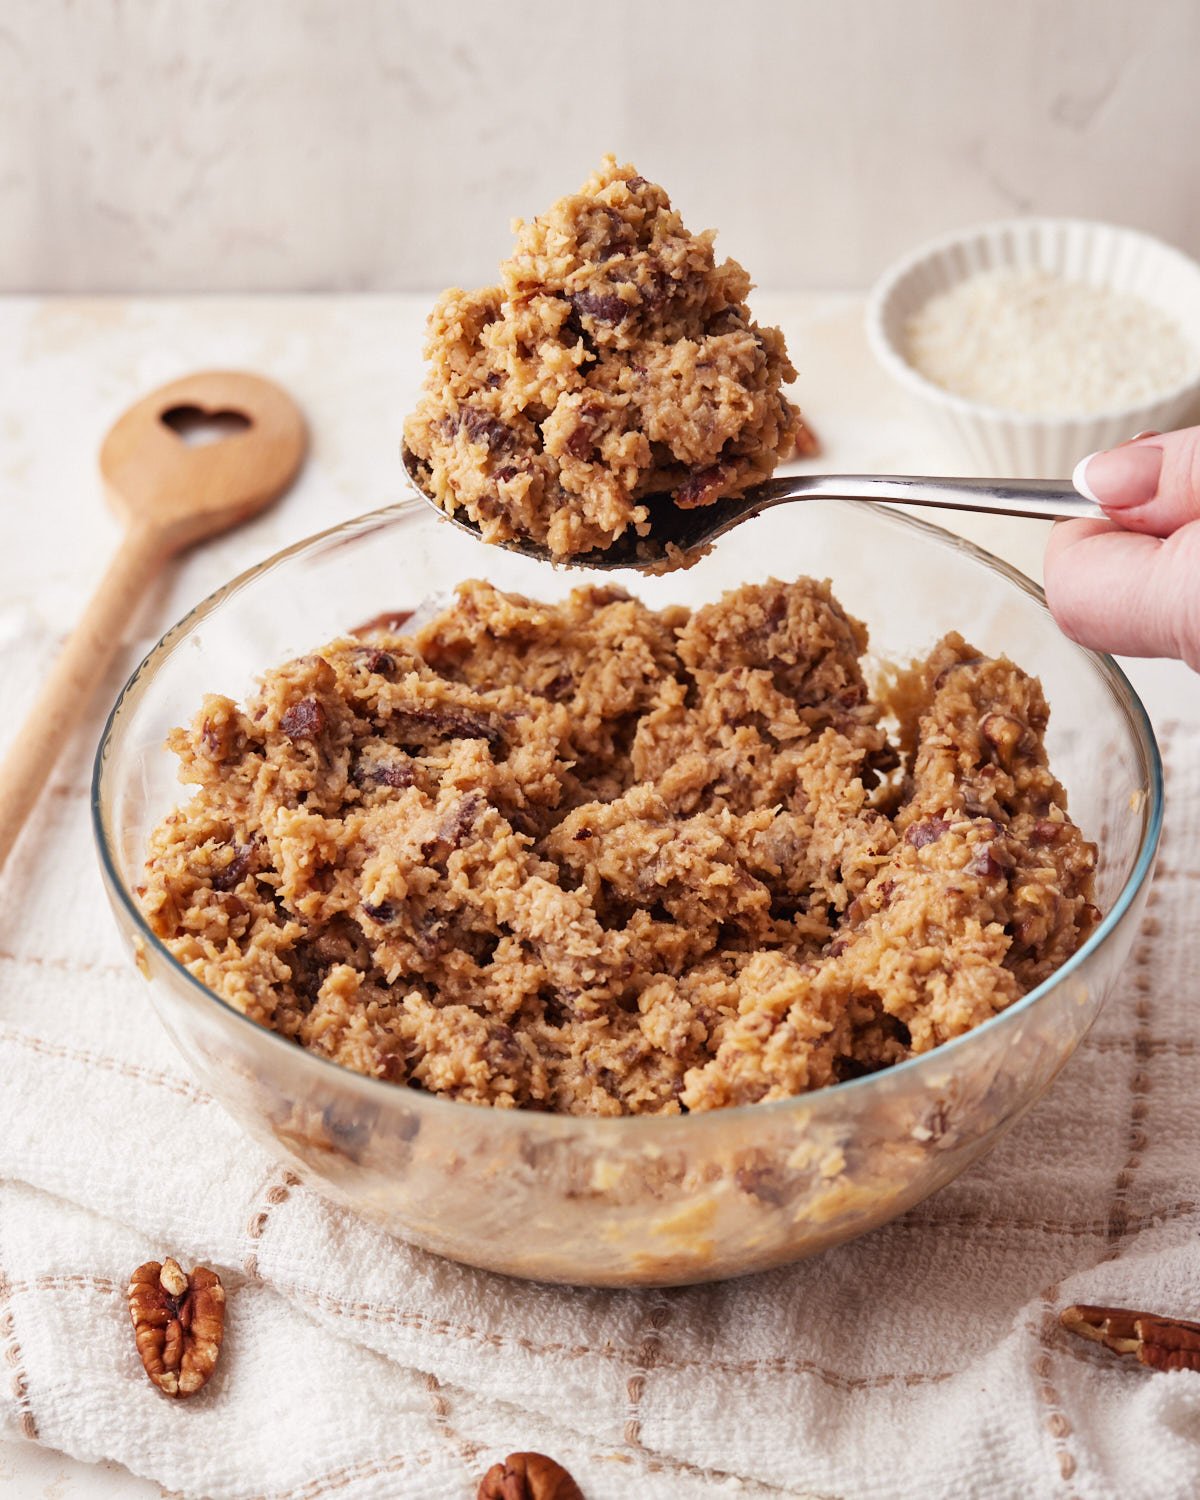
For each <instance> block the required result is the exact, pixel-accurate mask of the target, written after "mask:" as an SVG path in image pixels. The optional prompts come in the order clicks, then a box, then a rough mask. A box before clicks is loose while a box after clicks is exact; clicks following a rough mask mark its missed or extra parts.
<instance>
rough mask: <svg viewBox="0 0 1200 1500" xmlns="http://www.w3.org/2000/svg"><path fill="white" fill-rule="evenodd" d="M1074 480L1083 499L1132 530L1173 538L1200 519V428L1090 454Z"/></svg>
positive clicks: (1079, 464) (1153, 434) (1154, 437)
mask: <svg viewBox="0 0 1200 1500" xmlns="http://www.w3.org/2000/svg"><path fill="white" fill-rule="evenodd" d="M1072 478H1073V481H1074V484H1075V488H1076V489H1077V490H1078V491H1079V493H1080V494H1081V495H1086V496H1087V498H1088V499H1089V500H1094V501H1095V502H1096V504H1097V505H1099V506H1101V507H1102V508H1103V509H1104V511H1105V513H1106V514H1107V515H1108V516H1109V517H1110V518H1111V519H1112V520H1114V521H1116V522H1117V523H1118V524H1119V525H1121V526H1123V527H1124V528H1125V530H1126V531H1141V532H1145V533H1146V534H1148V535H1150V536H1170V535H1171V534H1172V533H1173V532H1176V531H1178V530H1179V528H1180V527H1181V526H1186V525H1187V523H1188V522H1189V521H1195V520H1197V519H1200V427H1186V428H1184V429H1183V431H1182V432H1165V433H1162V434H1161V435H1159V434H1158V433H1150V434H1147V435H1146V436H1145V437H1142V438H1137V439H1135V441H1133V442H1132V443H1123V444H1122V445H1121V446H1120V447H1119V448H1110V449H1108V450H1107V451H1106V452H1102V453H1090V454H1089V455H1088V456H1087V458H1085V459H1081V460H1080V462H1079V463H1078V464H1077V465H1076V468H1075V473H1074V475H1073V476H1072Z"/></svg>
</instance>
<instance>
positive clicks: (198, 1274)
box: [129, 1259, 225, 1399]
mask: <svg viewBox="0 0 1200 1500" xmlns="http://www.w3.org/2000/svg"><path fill="white" fill-rule="evenodd" d="M129 1316H130V1319H131V1320H132V1322H133V1336H134V1340H135V1342H136V1343H137V1350H138V1353H139V1354H140V1355H141V1357H142V1365H143V1367H144V1368H145V1371H146V1374H147V1375H148V1376H149V1377H150V1379H151V1380H152V1381H153V1382H154V1384H155V1385H156V1386H157V1387H158V1388H159V1390H160V1391H162V1392H164V1393H165V1394H166V1395H168V1396H174V1397H177V1398H179V1399H182V1398H183V1397H185V1396H194V1395H195V1394H196V1392H197V1391H198V1390H200V1388H201V1387H202V1386H203V1385H205V1384H206V1383H207V1381H208V1377H209V1376H210V1375H211V1374H212V1372H213V1370H214V1369H216V1365H217V1357H218V1355H219V1354H220V1352H221V1340H222V1338H223V1337H224V1333H225V1288H224V1287H223V1286H222V1285H221V1282H220V1279H219V1278H218V1277H217V1275H216V1273H215V1272H213V1271H210V1270H208V1269H207V1268H206V1267H205V1266H197V1267H196V1268H195V1270H193V1272H192V1274H191V1275H190V1276H185V1275H184V1272H183V1268H182V1267H181V1266H180V1264H179V1262H178V1261H175V1260H170V1259H167V1260H165V1261H162V1262H161V1263H160V1262H159V1261H156V1260H148V1261H147V1262H146V1264H145V1265H144V1266H139V1267H138V1268H137V1270H136V1271H135V1272H134V1273H133V1275H132V1276H131V1277H130V1278H129Z"/></svg>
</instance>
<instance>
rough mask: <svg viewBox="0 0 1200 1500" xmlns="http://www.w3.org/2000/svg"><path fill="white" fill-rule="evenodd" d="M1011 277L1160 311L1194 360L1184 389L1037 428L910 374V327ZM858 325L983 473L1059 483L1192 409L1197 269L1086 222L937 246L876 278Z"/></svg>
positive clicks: (1198, 345)
mask: <svg viewBox="0 0 1200 1500" xmlns="http://www.w3.org/2000/svg"><path fill="white" fill-rule="evenodd" d="M1008 268H1011V269H1014V270H1042V271H1050V272H1055V273H1057V274H1058V275H1060V276H1063V277H1065V278H1067V279H1068V280H1071V281H1084V282H1088V283H1090V284H1091V285H1093V286H1105V287H1112V288H1113V289H1114V290H1117V291H1122V292H1131V293H1133V294H1134V295H1136V296H1139V297H1142V298H1143V299H1144V300H1145V301H1147V302H1149V303H1151V304H1153V305H1154V306H1155V307H1158V308H1161V309H1162V310H1163V311H1164V312H1166V313H1167V314H1168V315H1169V316H1170V317H1172V318H1173V319H1175V320H1176V321H1177V322H1178V323H1179V324H1180V326H1181V328H1182V331H1183V333H1184V335H1185V337H1186V338H1188V339H1189V340H1190V341H1191V343H1192V345H1193V348H1194V349H1195V351H1196V364H1195V368H1194V370H1193V372H1192V375H1191V377H1190V378H1189V379H1188V380H1186V381H1184V382H1183V383H1182V384H1180V385H1177V386H1175V387H1173V388H1172V389H1170V390H1167V391H1164V392H1163V394H1162V395H1161V396H1159V397H1158V398H1157V399H1156V400H1153V401H1147V402H1143V403H1141V404H1140V405H1137V406H1126V407H1120V408H1115V409H1113V410H1112V411H1106V412H1099V413H1089V414H1087V415H1081V416H1078V417H1059V416H1055V417H1041V416H1036V415H1031V414H1028V413H1024V412H1011V411H1004V410H1002V409H1000V408H999V407H994V406H987V405H985V404H984V403H982V402H979V401H972V400H969V399H968V398H966V397H963V396H957V395H954V394H953V393H952V392H950V391H946V390H943V389H942V388H941V387H940V386H938V385H935V384H934V383H933V382H932V381H930V380H927V379H926V378H925V377H924V376H923V375H921V374H919V373H918V372H917V371H916V370H915V369H914V368H913V366H912V365H911V364H910V363H909V362H908V360H907V358H906V357H905V325H906V323H907V322H908V319H909V318H910V317H911V316H912V315H913V314H914V313H915V312H916V311H917V310H918V309H919V308H920V307H922V306H923V305H924V304H925V303H926V302H927V301H928V300H929V299H930V298H931V297H936V296H937V295H938V294H939V293H941V292H945V291H948V290H949V289H950V288H951V287H953V286H956V285H957V284H958V283H959V282H960V281H964V280H966V278H967V277H969V276H972V275H975V274H976V273H978V272H980V271H995V270H1002V269H1008ZM866 320H867V338H868V341H869V342H870V345H871V350H872V352H873V353H874V355H875V357H876V359H877V360H878V361H879V363H880V364H881V365H882V366H883V368H884V369H885V370H886V371H887V372H888V373H889V374H890V375H891V376H892V377H893V378H894V379H895V380H897V381H898V382H899V383H900V385H901V386H903V387H904V388H905V389H906V390H907V391H908V392H909V393H910V395H911V396H912V397H913V398H915V400H916V402H917V403H918V405H919V406H920V407H921V408H922V409H923V410H924V411H925V413H926V414H927V415H928V416H929V418H930V419H931V420H932V421H933V422H934V423H935V424H936V425H937V426H938V427H939V428H940V429H941V431H942V432H943V433H944V434H946V435H947V436H949V437H950V438H951V439H952V440H954V441H956V442H957V444H958V446H959V447H960V448H961V449H962V450H963V451H964V454H965V456H966V458H967V459H968V460H969V462H970V463H971V465H972V466H973V467H974V468H975V469H976V470H977V471H978V472H980V473H985V474H997V475H1006V476H1012V477H1019V478H1042V479H1065V478H1067V477H1068V476H1069V475H1070V473H1071V471H1072V469H1073V468H1074V467H1075V464H1076V463H1077V462H1078V460H1079V459H1080V458H1082V457H1083V456H1084V455H1085V454H1088V453H1094V452H1096V451H1097V450H1098V449H1100V448H1111V447H1112V446H1113V445H1114V444H1115V443H1119V442H1123V441H1124V439H1126V438H1128V437H1132V436H1133V435H1134V433H1136V432H1142V431H1144V430H1146V429H1148V428H1149V429H1154V430H1156V431H1167V430H1168V429H1170V428H1172V427H1178V426H1181V425H1183V424H1185V423H1186V422H1187V420H1188V419H1189V417H1191V416H1192V415H1193V414H1194V413H1195V412H1196V411H1197V409H1198V408H1200V265H1197V264H1196V262H1195V261H1194V260H1191V259H1190V258H1189V257H1188V256H1186V255H1184V254H1183V252H1182V251H1180V250H1176V249H1174V248H1173V247H1172V246H1170V245H1167V244H1164V243H1163V242H1162V241H1161V240H1156V239H1154V238H1153V236H1151V235H1148V234H1142V233H1141V232H1140V231H1138V230H1135V229H1124V228H1121V227H1119V226H1117V225H1114V224H1098V223H1090V222H1088V221H1087V220H1084V219H1011V220H1007V221H1004V222H1002V223H997V224H985V225H982V226H980V227H979V228H976V229H968V230H964V231H961V232H959V233H956V234H952V235H946V236H944V237H943V238H941V239H937V240H933V241H930V242H929V243H928V244H926V245H923V246H922V247H921V248H920V249H918V250H916V251H915V252H914V253H913V254H912V255H910V256H908V257H907V258H906V259H904V260H903V261H901V262H899V263H898V264H897V265H895V266H893V267H892V268H891V269H889V270H887V271H885V272H884V274H883V275H882V276H881V277H880V279H879V280H878V281H877V282H876V284H875V286H874V288H873V290H872V292H871V295H870V298H869V300H868V303H867V314H866Z"/></svg>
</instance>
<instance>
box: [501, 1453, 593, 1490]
mask: <svg viewBox="0 0 1200 1500" xmlns="http://www.w3.org/2000/svg"><path fill="white" fill-rule="evenodd" d="M475 1500H583V1491H582V1490H581V1489H580V1488H579V1486H578V1485H577V1484H576V1483H575V1481H574V1480H573V1479H572V1478H571V1476H570V1475H569V1474H568V1473H567V1471H566V1469H564V1468H563V1466H562V1464H556V1463H555V1462H554V1460H553V1459H552V1458H547V1457H546V1455H545V1454H544V1453H510V1454H509V1455H508V1457H507V1458H506V1459H505V1460H504V1462H503V1463H499V1464H493V1465H492V1467H491V1468H490V1469H489V1470H488V1471H487V1473H486V1474H485V1475H484V1476H483V1478H482V1479H481V1480H480V1481H479V1489H478V1491H477V1492H476V1495H475Z"/></svg>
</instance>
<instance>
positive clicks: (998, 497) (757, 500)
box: [401, 445, 1104, 573]
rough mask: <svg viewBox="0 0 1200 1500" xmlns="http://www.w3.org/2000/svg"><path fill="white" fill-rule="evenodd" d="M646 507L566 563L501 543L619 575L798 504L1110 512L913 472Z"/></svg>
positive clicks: (1039, 513)
mask: <svg viewBox="0 0 1200 1500" xmlns="http://www.w3.org/2000/svg"><path fill="white" fill-rule="evenodd" d="M401 454H402V460H403V463H404V471H405V473H406V474H407V475H408V479H409V482H410V484H411V485H412V487H413V489H414V490H415V491H416V493H417V494H418V495H419V496H420V497H421V499H422V500H424V501H425V503H426V504H427V505H431V506H432V507H433V508H434V510H436V511H437V512H438V514H439V515H440V516H443V517H444V518H445V519H447V520H449V521H451V522H452V523H453V524H454V525H455V526H457V527H458V528H459V529H460V530H461V531H466V532H469V533H470V535H472V536H473V537H475V538H477V539H481V538H482V537H483V532H482V530H481V528H480V526H479V524H478V523H477V522H475V521H472V520H469V519H468V518H467V517H466V516H465V515H463V514H462V513H461V512H458V511H447V510H445V509H443V507H442V506H440V505H439V504H438V502H437V501H436V500H435V499H434V497H433V495H432V494H431V493H430V490H429V471H428V469H427V467H426V466H425V465H424V464H423V463H422V462H421V460H420V459H418V458H417V457H416V456H415V455H414V454H413V453H412V452H411V451H410V450H409V448H408V446H407V445H405V446H404V447H403V448H402V450H401ZM639 500H640V503H641V504H643V505H645V506H647V508H648V509H649V511H650V526H649V529H648V531H647V532H646V533H645V534H644V535H639V534H638V533H637V532H635V531H634V530H633V529H632V528H630V529H629V530H627V531H625V532H623V533H622V535H621V536H619V537H618V538H617V540H616V541H615V542H614V543H613V544H612V546H610V547H604V548H596V549H595V550H593V551H591V552H582V553H579V554H578V555H576V556H574V557H559V556H558V555H557V554H555V553H553V552H551V551H550V550H549V548H547V547H545V546H543V545H542V544H541V543H540V542H535V541H532V540H531V539H530V538H528V537H512V538H506V539H504V540H502V541H498V542H497V543H496V545H497V546H500V547H504V548H507V550H508V551H510V552H519V553H520V554H521V555H522V556H523V557H529V558H534V559H537V560H540V561H542V562H551V563H557V564H559V565H560V566H562V567H570V568H592V569H601V570H604V571H612V570H615V569H618V568H636V569H638V570H639V571H641V572H645V573H660V572H666V571H668V570H669V569H671V568H677V567H682V566H684V565H685V564H686V563H687V562H689V561H692V560H694V558H695V557H696V556H699V555H700V554H701V553H702V552H705V551H707V549H708V548H709V547H711V546H712V544H713V543H714V542H715V541H716V540H717V538H718V537H721V536H724V534H725V533H726V532H727V531H731V530H732V529H733V528H734V527H735V526H738V525H740V524H741V522H743V521H746V520H749V519H750V518H751V517H752V516H757V515H759V514H761V512H763V511H765V510H769V509H770V508H771V507H773V506H776V505H783V504H786V503H787V502H789V501H792V500H882V501H890V502H893V503H898V504H901V505H924V506H932V507H934V508H937V509H943V510H973V511H990V512H992V513H993V514H995V515H1002V516H1030V517H1033V518H1035V519H1037V520H1041V521H1057V520H1063V519H1066V518H1069V517H1079V516H1083V517H1087V518H1088V519H1091V520H1100V519H1103V517H1104V512H1103V511H1102V510H1101V509H1100V507H1099V506H1098V505H1096V504H1095V503H1094V502H1093V501H1091V500H1086V499H1085V498H1084V497H1083V496H1082V495H1081V494H1079V492H1078V491H1077V490H1076V489H1075V488H1074V486H1073V485H1071V484H1069V483H1068V482H1067V481H1065V480H1061V479H956V478H942V477H941V476H940V475H939V476H930V475H906V474H791V475H780V476H779V477H778V478H775V479H768V480H766V481H765V482H764V483H763V484H756V485H755V486H754V487H753V488H752V489H748V490H747V491H746V492H745V494H744V495H739V496H737V497H736V498H735V499H732V500H719V501H717V503H716V504H714V505H706V506H697V507H694V508H692V509H685V508H684V507H683V506H680V505H676V504H675V502H674V500H673V499H672V497H671V496H670V495H668V494H661V495H642V496H639Z"/></svg>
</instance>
